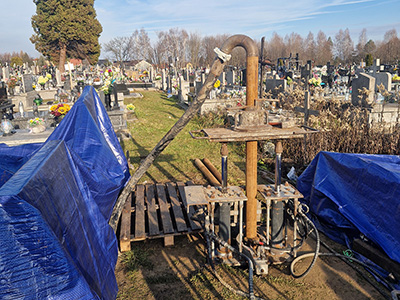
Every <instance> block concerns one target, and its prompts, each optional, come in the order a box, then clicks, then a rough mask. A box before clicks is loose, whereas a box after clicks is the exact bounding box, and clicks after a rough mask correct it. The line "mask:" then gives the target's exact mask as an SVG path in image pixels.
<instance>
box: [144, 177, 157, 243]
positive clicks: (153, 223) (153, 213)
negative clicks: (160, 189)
mask: <svg viewBox="0 0 400 300" xmlns="http://www.w3.org/2000/svg"><path fill="white" fill-rule="evenodd" d="M146 195H147V212H148V213H147V215H148V217H149V235H151V236H152V235H159V234H160V229H159V226H158V217H157V205H156V197H155V196H154V185H153V184H147V185H146Z"/></svg>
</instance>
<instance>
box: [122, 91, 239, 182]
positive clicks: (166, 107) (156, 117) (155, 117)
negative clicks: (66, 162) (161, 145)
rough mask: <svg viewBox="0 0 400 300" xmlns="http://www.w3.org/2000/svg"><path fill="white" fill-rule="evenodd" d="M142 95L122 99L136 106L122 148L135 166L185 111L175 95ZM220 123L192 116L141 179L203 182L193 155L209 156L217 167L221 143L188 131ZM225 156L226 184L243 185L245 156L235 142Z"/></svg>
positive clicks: (147, 93)
mask: <svg viewBox="0 0 400 300" xmlns="http://www.w3.org/2000/svg"><path fill="white" fill-rule="evenodd" d="M143 96H144V97H143V98H128V99H125V104H128V103H132V104H133V105H135V107H136V110H135V113H136V116H137V118H138V120H137V121H135V122H132V123H128V129H129V131H130V133H131V135H132V137H133V139H132V140H131V141H124V142H123V145H122V146H123V149H124V151H125V152H126V150H129V152H130V158H129V159H130V162H131V163H132V165H133V167H134V169H136V168H137V167H138V166H139V165H140V161H141V159H144V158H145V157H146V156H147V154H148V153H149V152H150V151H151V150H152V149H153V148H154V146H156V145H157V143H158V142H159V141H160V140H161V138H162V137H163V136H164V135H165V134H166V133H167V132H168V131H169V130H170V129H171V127H172V126H173V125H174V124H175V123H176V121H177V120H178V119H179V118H180V117H181V116H182V114H183V113H184V109H183V108H182V107H180V106H179V104H178V102H177V100H176V99H175V98H167V97H166V95H165V94H164V93H160V92H152V91H149V92H146V91H144V92H143ZM212 123H221V120H220V119H219V118H218V117H217V118H216V120H210V117H201V118H199V117H195V118H194V119H193V120H192V121H191V122H189V124H188V125H187V126H186V127H185V128H184V129H183V130H182V131H181V132H180V133H179V134H178V136H177V137H176V138H175V139H174V140H173V141H172V142H171V143H170V144H169V145H168V147H167V148H166V149H165V150H164V151H163V152H162V153H161V154H160V156H159V157H158V158H157V159H156V160H155V161H154V163H153V165H152V166H151V167H150V168H149V170H148V171H147V173H146V174H145V175H144V176H143V177H142V179H141V181H140V182H144V181H147V182H167V181H188V180H192V181H194V182H195V183H202V182H203V183H204V178H203V176H202V175H201V173H200V171H198V169H197V168H196V166H195V165H194V163H193V162H194V160H195V159H196V158H199V159H203V158H205V157H206V158H208V159H209V160H210V161H211V162H212V163H213V164H214V165H215V166H216V167H217V168H218V169H220V159H221V158H220V144H219V143H212V142H209V141H206V140H195V139H193V138H192V137H191V136H190V134H189V131H193V130H199V129H202V128H203V127H202V126H207V125H212ZM229 147H230V153H229V158H228V173H229V176H228V178H229V180H228V181H229V184H231V185H238V184H244V178H245V176H244V172H243V171H242V170H241V169H243V166H244V159H243V158H242V157H241V156H240V155H238V152H237V151H235V145H229Z"/></svg>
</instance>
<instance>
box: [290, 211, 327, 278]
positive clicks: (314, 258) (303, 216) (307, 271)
mask: <svg viewBox="0 0 400 300" xmlns="http://www.w3.org/2000/svg"><path fill="white" fill-rule="evenodd" d="M298 212H299V214H300V216H301V217H302V218H303V219H304V220H305V222H306V223H308V224H309V225H311V227H312V228H313V229H314V233H315V237H316V243H317V245H316V247H315V251H314V252H313V253H306V254H303V255H300V256H298V257H297V258H296V259H294V260H293V261H292V263H291V264H290V273H291V274H292V276H293V277H294V278H302V277H304V276H306V275H307V274H308V273H309V272H310V271H311V269H312V268H313V267H314V265H315V263H316V261H317V258H318V255H319V247H320V238H319V233H318V230H317V227H315V225H314V223H313V222H312V221H311V220H310V219H309V218H308V217H307V216H306V214H305V213H304V212H303V210H302V208H301V206H300V207H299V211H298ZM295 230H296V229H295ZM305 255H307V256H305ZM309 256H313V260H312V262H311V264H310V265H309V266H308V268H307V270H305V271H304V272H303V273H302V274H300V275H296V274H294V265H295V264H296V262H297V261H299V257H300V258H304V257H309Z"/></svg>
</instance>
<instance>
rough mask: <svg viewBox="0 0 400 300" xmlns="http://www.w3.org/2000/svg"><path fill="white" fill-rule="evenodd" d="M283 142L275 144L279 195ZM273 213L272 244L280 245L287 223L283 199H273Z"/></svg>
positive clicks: (277, 191)
mask: <svg viewBox="0 0 400 300" xmlns="http://www.w3.org/2000/svg"><path fill="white" fill-rule="evenodd" d="M282 151H283V148H282V142H280V141H278V142H276V145H275V154H276V161H275V192H276V195H277V196H278V197H279V195H280V193H281V179H282ZM271 210H272V213H271V244H272V245H278V244H281V243H282V242H283V230H284V227H285V226H284V224H285V220H284V219H285V218H284V205H283V201H279V200H278V201H276V200H274V201H272V209H271Z"/></svg>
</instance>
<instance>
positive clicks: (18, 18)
mask: <svg viewBox="0 0 400 300" xmlns="http://www.w3.org/2000/svg"><path fill="white" fill-rule="evenodd" d="M95 9H96V11H97V17H98V20H99V21H100V23H101V24H102V26H103V32H102V34H101V37H100V43H106V42H108V41H109V40H111V39H112V38H113V37H117V36H128V35H130V34H131V33H132V32H133V31H135V30H136V29H141V28H144V29H145V30H146V31H147V32H148V34H149V36H150V38H151V39H152V40H153V41H154V40H155V38H156V33H157V32H159V31H162V30H168V29H169V28H176V27H178V28H182V29H186V30H187V31H188V32H197V33H200V34H201V35H202V36H206V35H215V34H239V33H240V34H246V35H248V36H250V37H251V38H254V39H261V37H262V36H265V37H266V39H267V40H269V39H270V38H271V36H272V33H273V32H277V33H278V34H279V35H281V36H282V37H283V36H285V35H286V34H290V33H292V32H296V33H299V34H300V35H301V36H303V37H305V36H307V34H308V33H309V32H310V31H311V32H312V33H314V35H315V36H316V35H317V33H318V31H319V30H322V31H323V32H325V34H326V35H327V36H331V37H332V39H333V38H334V36H335V34H336V33H337V32H338V31H339V30H340V29H346V28H349V30H350V34H351V36H352V38H353V41H354V43H355V44H357V42H358V37H359V34H360V32H361V30H362V29H363V28H366V29H367V37H368V39H374V40H375V41H377V40H382V39H383V36H384V34H385V32H386V31H388V30H390V29H396V30H397V33H398V36H399V37H400V0H319V1H317V0H294V1H293V0H292V1H271V0H253V1H250V2H248V1H243V0H219V1H215V0H177V1H171V0H95ZM35 12H36V6H35V4H34V3H33V1H32V0H13V1H7V4H3V6H2V14H1V15H2V16H1V18H0V53H4V52H12V51H20V50H22V51H26V52H27V53H29V54H30V55H32V56H34V57H38V56H39V54H38V52H36V50H35V48H34V46H33V45H32V43H31V42H30V41H29V37H30V36H31V35H32V34H33V30H32V26H31V17H32V15H34V14H35ZM101 57H104V55H103V54H102V55H101Z"/></svg>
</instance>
